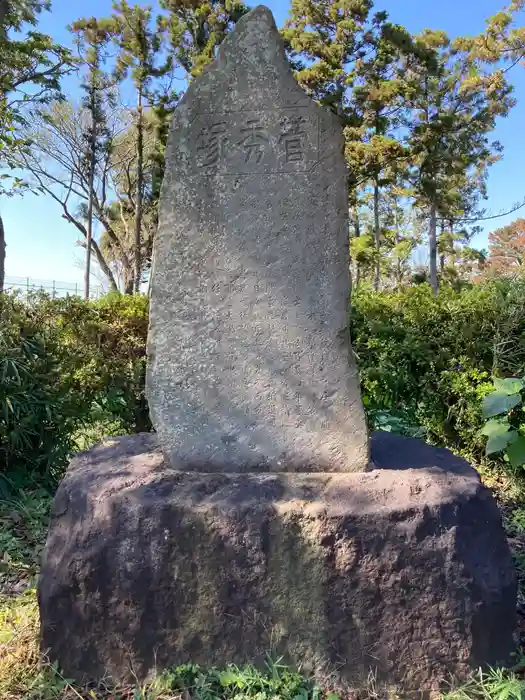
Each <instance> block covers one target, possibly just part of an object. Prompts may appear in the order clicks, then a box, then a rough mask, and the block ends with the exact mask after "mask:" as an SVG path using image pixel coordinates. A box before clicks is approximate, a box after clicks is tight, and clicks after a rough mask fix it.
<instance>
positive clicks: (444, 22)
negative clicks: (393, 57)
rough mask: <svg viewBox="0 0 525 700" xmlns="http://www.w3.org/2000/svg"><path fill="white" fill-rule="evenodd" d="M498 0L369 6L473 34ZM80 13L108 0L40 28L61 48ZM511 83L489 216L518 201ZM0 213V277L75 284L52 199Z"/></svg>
mask: <svg viewBox="0 0 525 700" xmlns="http://www.w3.org/2000/svg"><path fill="white" fill-rule="evenodd" d="M504 1H505V0H440V2H436V0H384V2H382V1H381V0H379V1H378V2H377V4H376V9H378V10H379V9H386V10H387V11H388V12H389V14H390V18H391V19H392V20H393V21H395V22H399V23H400V24H403V25H404V26H406V27H407V28H408V29H409V30H410V31H412V32H419V31H420V30H422V29H424V28H427V27H428V28H432V29H444V30H445V31H446V32H447V33H448V34H449V35H450V36H452V37H454V36H457V35H459V34H476V33H478V32H479V31H481V30H482V29H483V26H484V20H485V19H486V18H487V17H489V16H490V15H492V14H494V13H495V12H496V11H498V10H499V9H501V7H502V5H503V4H504ZM144 4H148V3H147V2H144ZM248 4H250V5H253V4H255V3H252V2H249V3H248ZM266 4H267V5H268V6H269V7H270V9H271V10H272V11H273V13H274V15H275V18H276V21H277V24H278V25H279V26H281V25H282V24H283V23H284V21H285V19H286V17H287V14H288V8H289V3H288V2H287V1H286V0H267V3H266ZM88 8H89V14H90V15H95V16H104V15H107V14H109V12H110V10H111V0H90V2H89V3H87V4H85V3H84V2H82V1H81V0H53V11H52V13H50V14H47V15H45V16H43V17H42V22H41V30H42V31H44V32H47V33H49V34H52V35H53V36H54V37H55V38H56V39H57V40H58V41H60V42H62V43H65V44H67V43H69V41H70V39H69V33H68V32H67V31H66V29H65V27H66V25H67V24H68V23H70V22H72V21H73V20H75V19H77V18H78V17H79V16H82V15H85V14H86V13H87V9H88ZM511 78H512V82H513V83H514V85H515V97H516V98H517V100H518V104H517V106H516V107H515V108H514V109H513V111H512V112H511V114H510V116H509V117H507V118H506V119H504V120H500V121H499V123H498V128H497V130H496V132H495V134H494V137H495V138H496V139H498V140H499V141H500V142H501V143H502V144H503V146H504V156H503V160H502V161H501V162H499V163H497V164H496V165H495V166H493V167H492V169H491V173H490V176H489V200H488V202H487V204H486V206H487V208H488V209H489V210H490V211H491V212H493V213H498V212H500V211H502V210H505V209H507V208H509V207H510V205H512V204H513V203H514V202H516V201H518V200H521V199H523V198H524V197H525V177H524V173H525V137H524V132H525V67H521V66H518V67H516V68H515V69H514V70H513V72H512V74H511ZM0 213H1V214H2V216H3V219H4V225H5V228H6V239H7V245H8V248H7V259H6V273H7V275H16V276H22V277H33V278H38V279H46V280H52V279H55V280H60V281H65V282H75V281H80V280H81V279H82V260H83V250H82V249H80V248H79V247H78V246H77V245H76V241H77V239H78V236H77V233H76V230H75V229H74V227H73V226H71V225H70V224H68V223H66V222H65V221H64V220H63V219H62V218H61V215H60V209H59V207H58V205H56V204H55V203H54V202H53V201H52V200H49V199H48V198H46V197H44V196H38V197H37V196H34V195H25V196H24V197H23V198H19V197H16V198H13V199H8V200H6V199H4V200H3V201H0ZM520 214H521V215H522V216H525V211H524V210H522V212H520V213H517V214H514V215H511V216H509V217H505V218H501V219H497V220H496V222H486V223H485V224H484V232H483V233H482V234H480V235H479V236H478V237H477V238H476V240H475V241H474V245H477V246H478V247H486V246H487V235H488V233H489V231H491V230H492V229H493V228H496V227H499V226H501V225H503V224H505V223H508V222H509V221H512V220H513V219H514V218H516V216H519V215H520ZM93 281H94V283H96V280H93Z"/></svg>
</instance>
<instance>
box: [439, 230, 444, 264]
mask: <svg viewBox="0 0 525 700" xmlns="http://www.w3.org/2000/svg"><path fill="white" fill-rule="evenodd" d="M444 233H445V219H441V240H442V239H443V235H444ZM439 269H440V272H441V275H443V273H444V272H445V251H444V250H443V249H441V254H440V256H439Z"/></svg>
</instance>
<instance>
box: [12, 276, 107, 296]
mask: <svg viewBox="0 0 525 700" xmlns="http://www.w3.org/2000/svg"><path fill="white" fill-rule="evenodd" d="M4 290H5V291H6V292H9V291H16V292H19V293H20V294H24V295H27V294H30V293H31V292H47V293H48V294H50V295H51V296H52V297H54V298H55V297H67V296H75V297H83V296H84V284H83V282H59V281H57V280H39V279H34V278H33V277H12V276H9V275H6V278H5V282H4ZM103 294H105V290H104V288H103V287H102V286H101V285H96V286H93V285H91V287H90V292H89V296H90V297H91V298H92V299H99V298H100V297H101V296H102V295H103Z"/></svg>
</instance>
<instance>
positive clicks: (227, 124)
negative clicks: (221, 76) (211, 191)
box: [192, 107, 319, 175]
mask: <svg viewBox="0 0 525 700" xmlns="http://www.w3.org/2000/svg"><path fill="white" fill-rule="evenodd" d="M192 133H193V135H194V138H195V146H194V150H193V153H192V170H193V171H194V172H199V173H207V172H209V173H210V174H227V175H237V174H238V175H241V174H254V173H280V172H282V173H287V172H308V171H309V170H311V169H312V167H313V166H314V165H315V164H316V163H317V161H318V160H319V125H318V116H317V115H316V114H312V110H311V109H309V108H307V107H304V108H301V107H293V108H289V109H274V110H261V111H258V112H228V113H222V114H220V113H219V114H217V113H214V114H211V113H210V114H200V115H199V116H197V117H196V118H195V120H194V122H193V123H192Z"/></svg>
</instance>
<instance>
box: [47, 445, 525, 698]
mask: <svg viewBox="0 0 525 700" xmlns="http://www.w3.org/2000/svg"><path fill="white" fill-rule="evenodd" d="M372 457H373V459H374V461H375V463H376V464H377V465H378V466H379V467H381V469H380V470H378V471H371V472H367V473H361V474H356V473H353V474H333V473H331V474H271V473H266V474H232V473H227V474H200V473H198V472H179V471H174V470H173V469H172V468H171V467H170V465H168V464H167V463H166V462H165V460H164V457H163V455H162V452H161V450H160V449H159V448H158V447H157V444H156V440H155V437H154V436H152V435H136V436H130V437H124V438H117V439H114V440H108V442H107V444H104V445H100V446H98V447H96V448H94V449H92V450H91V451H89V452H86V453H85V454H83V455H80V456H78V457H76V458H75V459H74V460H73V462H72V464H71V467H70V469H69V471H68V473H67V475H66V478H65V479H64V481H63V482H62V484H61V486H60V488H59V491H58V493H57V496H56V498H55V502H54V505H53V521H52V525H51V530H50V535H49V539H48V542H47V547H46V551H45V555H44V560H43V564H42V573H41V579H40V589H39V601H40V612H41V618H42V648H43V649H46V650H47V649H49V652H50V656H51V659H52V660H53V661H57V662H58V663H59V664H60V666H61V668H62V669H63V672H64V674H65V676H66V677H67V678H71V677H72V678H81V679H86V678H101V677H103V676H105V675H107V674H110V675H112V676H113V677H116V678H122V679H125V680H132V679H131V675H132V674H131V669H133V672H134V673H135V674H136V675H137V676H138V677H139V678H144V677H146V676H147V675H148V674H150V673H153V672H154V670H155V669H162V668H165V667H166V666H169V665H173V664H182V663H186V662H190V661H191V662H195V663H201V664H203V665H205V666H209V665H212V664H216V665H223V664H225V663H227V662H230V661H231V662H236V663H243V662H247V661H250V662H256V663H262V662H264V660H265V658H266V655H267V654H268V653H270V654H272V655H273V656H275V657H279V656H283V657H284V659H285V660H286V661H287V662H289V663H290V664H291V665H292V666H295V667H297V666H299V665H300V666H301V667H302V668H303V669H304V670H305V671H306V672H312V673H314V674H315V675H316V677H317V678H318V680H319V681H321V682H323V680H325V679H326V678H328V677H330V679H331V682H333V681H336V682H339V683H341V682H342V683H350V684H359V683H360V682H363V681H364V680H366V678H367V676H368V673H369V671H370V670H372V671H373V672H375V673H376V674H377V677H378V678H379V679H385V680H387V681H389V682H394V683H398V684H400V685H403V686H404V687H405V688H410V689H414V690H420V689H425V688H431V687H435V686H437V685H438V684H439V682H440V681H442V680H443V679H445V680H449V678H450V674H453V675H455V676H458V677H461V676H465V675H466V674H467V673H468V671H469V670H470V669H472V668H477V667H478V665H483V664H487V663H490V664H497V663H499V662H505V661H507V660H508V659H509V654H510V652H511V651H512V650H513V643H512V630H513V629H514V623H515V603H516V599H515V596H516V590H515V579H514V574H513V568H512V562H511V557H510V554H509V550H508V547H507V543H506V541H505V537H504V535H503V532H502V529H501V524H500V516H499V513H498V509H497V507H496V504H495V503H494V501H493V499H492V497H491V495H490V493H489V491H488V490H487V489H486V488H485V487H483V486H482V485H481V483H480V481H479V478H478V476H477V474H476V473H475V472H474V470H473V469H472V468H471V467H469V466H468V464H466V462H464V461H463V460H460V459H457V458H454V457H453V456H452V455H451V454H450V453H449V452H447V451H446V450H442V449H436V448H432V447H429V446H427V445H425V444H424V443H422V442H420V441H418V440H413V439H410V438H402V437H396V436H392V435H390V434H388V433H377V434H375V435H374V436H373V440H372ZM389 467H392V469H389ZM402 467H403V468H402Z"/></svg>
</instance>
